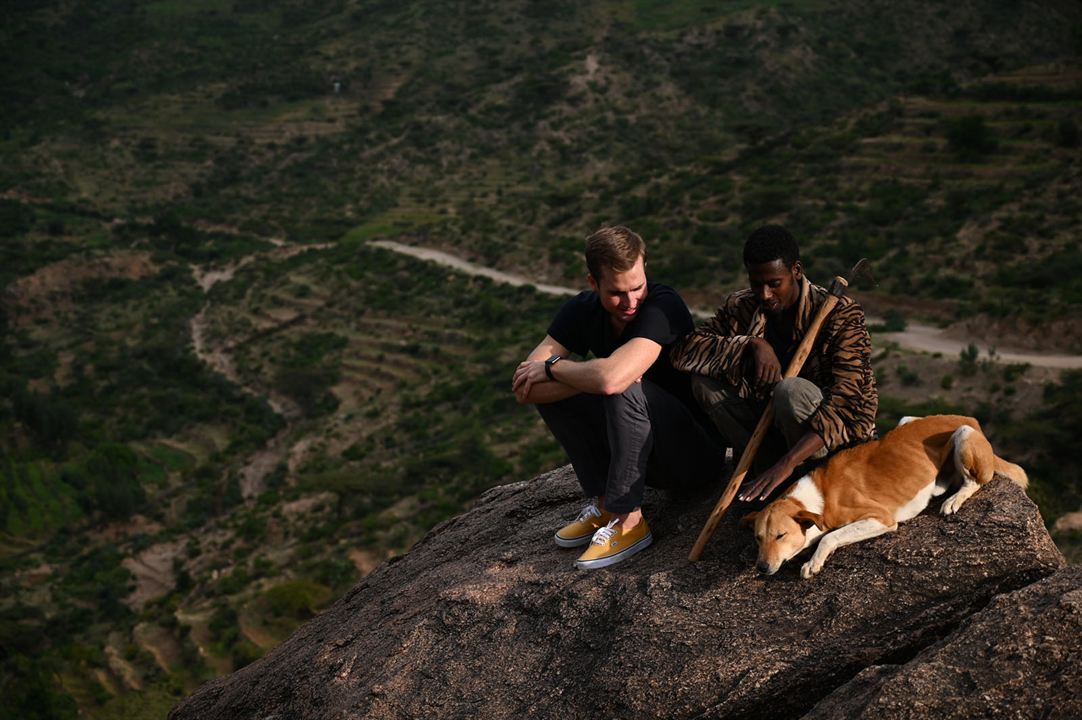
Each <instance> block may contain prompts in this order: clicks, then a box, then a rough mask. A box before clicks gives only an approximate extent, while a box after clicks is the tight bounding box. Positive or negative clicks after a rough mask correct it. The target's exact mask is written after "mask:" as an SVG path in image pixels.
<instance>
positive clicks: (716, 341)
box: [669, 293, 769, 386]
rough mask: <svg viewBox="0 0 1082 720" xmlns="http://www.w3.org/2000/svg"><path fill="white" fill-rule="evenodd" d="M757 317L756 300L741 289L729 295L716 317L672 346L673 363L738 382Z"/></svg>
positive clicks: (735, 383)
mask: <svg viewBox="0 0 1082 720" xmlns="http://www.w3.org/2000/svg"><path fill="white" fill-rule="evenodd" d="M754 317H755V304H754V302H753V301H748V300H747V299H746V298H744V297H743V294H742V293H734V294H732V295H730V296H728V297H727V298H725V300H724V301H723V302H722V304H721V306H720V307H719V308H718V310H717V313H715V314H714V317H712V318H711V319H710V320H708V321H707V322H705V323H704V324H702V325H700V326H699V327H697V328H695V330H693V331H692V332H690V333H688V334H687V335H686V336H685V337H684V339H683V340H681V341H680V342H678V343H677V344H676V345H675V346H674V347H673V349H672V351H671V353H670V355H669V357H670V359H671V360H672V364H673V367H674V368H676V369H677V370H683V371H684V372H689V373H693V374H695V375H705V376H706V377H712V378H716V379H718V380H725V381H726V382H728V383H729V384H730V385H734V386H738V385H739V384H740V381H741V377H742V375H743V370H744V368H743V361H744V353H745V350H749V347H750V346H751V345H752V343H753V341H754V339H755V330H754V329H753V328H752V327H751V324H752V321H753V319H754ZM768 347H769V346H768ZM749 351H750V350H749Z"/></svg>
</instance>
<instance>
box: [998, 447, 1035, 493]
mask: <svg viewBox="0 0 1082 720" xmlns="http://www.w3.org/2000/svg"><path fill="white" fill-rule="evenodd" d="M995 459H996V475H1002V476H1003V477H1005V478H1007V479H1009V480H1010V481H1011V482H1013V483H1014V484H1015V485H1017V486H1018V487H1020V488H1022V489H1023V490H1025V489H1026V488H1028V487H1029V476H1028V475H1026V471H1025V470H1023V469H1022V466H1020V465H1015V464H1014V463H1012V462H1007V461H1006V460H1004V459H1003V458H1001V457H1000V456H999V455H996V456H995Z"/></svg>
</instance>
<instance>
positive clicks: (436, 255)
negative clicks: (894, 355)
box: [369, 240, 1082, 369]
mask: <svg viewBox="0 0 1082 720" xmlns="http://www.w3.org/2000/svg"><path fill="white" fill-rule="evenodd" d="M369 244H370V245H373V246H375V247H381V248H384V249H387V250H393V251H394V252H398V253H403V254H405V255H410V256H412V257H415V258H420V259H422V260H428V261H430V262H435V263H439V264H440V265H445V266H447V267H450V268H454V269H455V270H459V271H461V272H464V273H467V274H470V275H481V276H483V277H487V278H491V279H492V280H495V281H496V282H503V283H508V284H510V285H533V286H534V287H535V288H537V290H538V291H540V292H543V293H547V294H549V295H574V294H575V293H577V292H579V291H578V290H575V289H573V288H569V287H560V286H558V285H540V284H537V283H534V282H533V281H531V280H528V279H527V278H524V277H522V276H521V275H514V274H512V273H505V272H501V271H499V270H493V269H492V268H486V267H482V266H480V265H475V264H474V263H471V262H467V261H466V260H462V259H461V258H457V257H455V256H454V255H450V254H448V253H445V252H441V251H439V250H430V249H428V248H420V247H414V246H411V245H403V244H401V243H397V242H393V241H391V240H376V241H373V242H371V243H369ZM692 312H693V313H694V314H695V315H696V316H698V317H700V318H705V317H711V316H713V314H714V313H713V311H712V310H703V309H694V310H692ZM872 322H876V320H875V319H873V318H869V323H872ZM876 338H878V339H882V340H887V341H890V342H895V343H898V345H900V346H901V347H903V348H905V349H907V350H916V351H919V352H927V353H937V352H938V353H943V354H944V355H948V356H957V355H958V354H959V353H960V352H962V350H964V349H965V348H966V347H967V346H968V345H970V344H971V343H972V344H976V345H977V346H978V347H979V348H980V349H981V350H982V359H992V360H995V361H996V362H1001V363H1029V364H1030V365H1033V366H1035V367H1046V368H1055V369H1068V368H1082V355H1053V354H1049V353H1035V352H1029V351H1028V350H1027V349H1025V348H1005V347H1002V348H1001V347H997V348H996V354H995V356H991V355H988V354H986V353H987V350H988V348H987V346H985V345H982V344H981V343H977V342H975V341H973V340H967V339H960V338H957V337H951V336H948V334H947V331H946V330H941V329H939V328H935V327H931V326H929V325H920V324H910V325H908V326H907V327H906V329H905V330H904V331H903V332H895V333H879V334H876Z"/></svg>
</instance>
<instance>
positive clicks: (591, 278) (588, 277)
mask: <svg viewBox="0 0 1082 720" xmlns="http://www.w3.org/2000/svg"><path fill="white" fill-rule="evenodd" d="M586 282H588V283H590V287H592V288H593V289H594V290H595V291H597V292H600V291H601V288H599V287H598V286H597V280H595V279H594V276H593V275H592V274H590V271H589V270H587V271H586Z"/></svg>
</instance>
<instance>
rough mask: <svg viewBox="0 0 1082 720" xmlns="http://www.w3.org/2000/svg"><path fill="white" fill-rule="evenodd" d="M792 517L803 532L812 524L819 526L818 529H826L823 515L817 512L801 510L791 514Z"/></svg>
mask: <svg viewBox="0 0 1082 720" xmlns="http://www.w3.org/2000/svg"><path fill="white" fill-rule="evenodd" d="M793 519H794V520H796V522H797V524H798V525H800V527H801V528H802V529H803V530H804V531H805V532H807V530H808V528H810V527H811V526H812V525H814V526H815V527H817V528H819V529H820V530H824V529H826V525H824V524H823V516H822V515H820V514H819V513H813V512H808V511H807V510H801V511H800V512H798V513H797V514H796V515H794V516H793Z"/></svg>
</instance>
